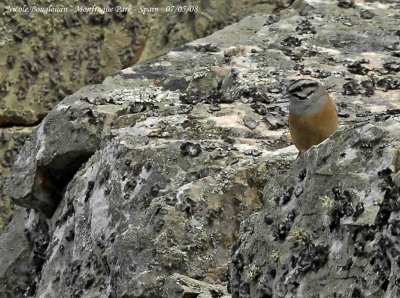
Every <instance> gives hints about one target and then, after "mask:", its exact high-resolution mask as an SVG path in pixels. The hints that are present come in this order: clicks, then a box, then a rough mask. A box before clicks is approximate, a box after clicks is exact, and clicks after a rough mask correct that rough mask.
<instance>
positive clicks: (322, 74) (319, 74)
mask: <svg viewBox="0 0 400 298" xmlns="http://www.w3.org/2000/svg"><path fill="white" fill-rule="evenodd" d="M331 74H332V73H331V72H330V71H327V70H325V69H316V70H314V72H313V73H311V77H312V78H317V79H325V78H327V77H329V76H330V75H331Z"/></svg>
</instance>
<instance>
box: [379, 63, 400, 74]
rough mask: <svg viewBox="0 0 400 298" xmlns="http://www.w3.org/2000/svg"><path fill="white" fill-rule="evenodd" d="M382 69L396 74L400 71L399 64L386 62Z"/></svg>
mask: <svg viewBox="0 0 400 298" xmlns="http://www.w3.org/2000/svg"><path fill="white" fill-rule="evenodd" d="M383 67H384V68H385V69H386V70H387V71H389V72H390V73H396V72H399V71H400V62H394V61H392V62H387V63H385V64H383Z"/></svg>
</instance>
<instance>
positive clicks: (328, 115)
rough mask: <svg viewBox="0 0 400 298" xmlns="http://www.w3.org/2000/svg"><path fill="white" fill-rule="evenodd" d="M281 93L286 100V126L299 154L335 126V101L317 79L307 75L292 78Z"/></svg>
mask: <svg viewBox="0 0 400 298" xmlns="http://www.w3.org/2000/svg"><path fill="white" fill-rule="evenodd" d="M284 97H285V98H288V99H289V100H290V104H289V129H290V134H291V136H292V139H293V143H294V145H295V146H296V147H297V149H299V151H300V152H299V154H301V153H302V152H304V151H306V150H307V149H308V148H310V147H311V146H313V145H317V144H319V143H321V142H322V141H323V140H325V139H327V138H328V137H329V136H330V135H331V134H333V133H334V132H335V131H336V130H337V128H338V116H337V112H336V107H335V104H334V103H333V101H332V99H331V98H330V96H329V94H328V92H327V91H326V90H325V88H324V87H323V86H322V85H321V84H319V83H318V82H316V81H313V80H307V79H302V80H296V81H293V82H292V83H291V84H290V85H289V86H288V87H287V90H286V95H285V96H284Z"/></svg>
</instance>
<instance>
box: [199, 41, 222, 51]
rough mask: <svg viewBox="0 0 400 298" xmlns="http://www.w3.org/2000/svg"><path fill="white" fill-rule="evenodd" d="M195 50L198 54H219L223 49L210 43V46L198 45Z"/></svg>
mask: <svg viewBox="0 0 400 298" xmlns="http://www.w3.org/2000/svg"><path fill="white" fill-rule="evenodd" d="M195 50H196V51H197V52H219V51H220V50H221V49H220V48H219V47H218V46H216V45H214V44H211V43H208V44H202V45H197V46H196V47H195Z"/></svg>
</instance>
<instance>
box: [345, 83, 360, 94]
mask: <svg viewBox="0 0 400 298" xmlns="http://www.w3.org/2000/svg"><path fill="white" fill-rule="evenodd" d="M359 88H360V86H359V85H358V83H357V82H356V81H354V80H352V81H350V82H347V83H345V84H344V85H343V91H342V94H343V95H357V94H360V90H359Z"/></svg>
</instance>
